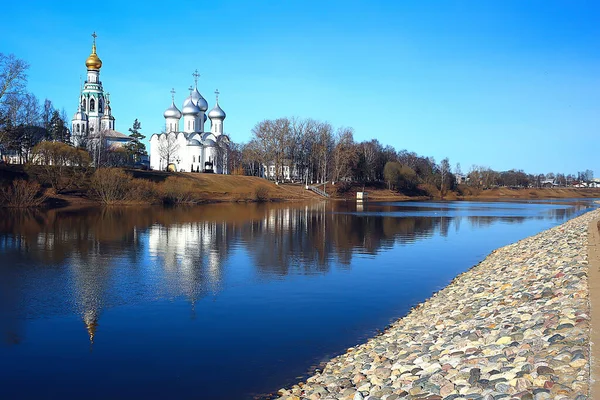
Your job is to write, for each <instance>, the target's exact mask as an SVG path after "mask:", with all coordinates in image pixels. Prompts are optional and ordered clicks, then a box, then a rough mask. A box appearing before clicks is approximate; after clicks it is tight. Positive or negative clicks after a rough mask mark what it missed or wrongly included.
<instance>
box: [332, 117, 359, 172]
mask: <svg viewBox="0 0 600 400" xmlns="http://www.w3.org/2000/svg"><path fill="white" fill-rule="evenodd" d="M357 159H358V154H357V153H356V146H355V145H354V130H353V129H352V128H339V129H338V130H337V132H336V134H335V147H334V149H333V180H334V181H339V180H340V179H341V178H345V177H348V176H349V175H350V174H351V173H352V168H353V166H354V165H355V164H356V162H357Z"/></svg>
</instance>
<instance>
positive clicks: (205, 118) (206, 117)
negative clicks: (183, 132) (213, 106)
mask: <svg viewBox="0 0 600 400" xmlns="http://www.w3.org/2000/svg"><path fill="white" fill-rule="evenodd" d="M207 119H208V116H207V115H206V114H204V122H206V120H207Z"/></svg>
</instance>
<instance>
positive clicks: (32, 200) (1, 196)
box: [0, 179, 46, 208]
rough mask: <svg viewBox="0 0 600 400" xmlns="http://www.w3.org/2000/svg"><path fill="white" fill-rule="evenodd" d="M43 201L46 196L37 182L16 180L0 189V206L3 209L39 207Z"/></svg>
mask: <svg viewBox="0 0 600 400" xmlns="http://www.w3.org/2000/svg"><path fill="white" fill-rule="evenodd" d="M45 201H46V196H45V195H44V193H43V191H42V188H41V186H40V184H39V183H37V182H29V181H26V180H23V179H17V180H14V181H13V182H12V183H11V184H9V185H5V186H1V187H0V205H2V206H3V207H14V208H29V207H40V206H41V205H42V204H44V202H45Z"/></svg>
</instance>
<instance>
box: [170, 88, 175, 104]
mask: <svg viewBox="0 0 600 400" xmlns="http://www.w3.org/2000/svg"><path fill="white" fill-rule="evenodd" d="M171 100H173V103H175V88H171Z"/></svg>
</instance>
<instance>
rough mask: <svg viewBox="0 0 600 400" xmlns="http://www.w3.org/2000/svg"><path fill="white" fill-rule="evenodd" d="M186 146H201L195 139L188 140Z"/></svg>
mask: <svg viewBox="0 0 600 400" xmlns="http://www.w3.org/2000/svg"><path fill="white" fill-rule="evenodd" d="M187 145H188V146H202V145H201V144H200V142H199V141H198V140H197V139H192V140H188V144H187Z"/></svg>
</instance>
